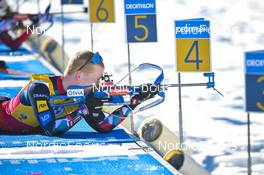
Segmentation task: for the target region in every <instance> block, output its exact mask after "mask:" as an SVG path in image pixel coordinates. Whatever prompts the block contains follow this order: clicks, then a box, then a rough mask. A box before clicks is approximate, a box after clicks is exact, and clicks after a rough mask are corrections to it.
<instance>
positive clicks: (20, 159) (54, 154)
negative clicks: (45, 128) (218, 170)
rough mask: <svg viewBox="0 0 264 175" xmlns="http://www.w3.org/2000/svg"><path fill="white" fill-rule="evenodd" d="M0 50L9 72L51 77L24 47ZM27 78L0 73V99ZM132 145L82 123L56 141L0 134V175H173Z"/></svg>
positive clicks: (121, 135) (119, 132) (120, 135)
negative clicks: (43, 74) (39, 74)
mask: <svg viewBox="0 0 264 175" xmlns="http://www.w3.org/2000/svg"><path fill="white" fill-rule="evenodd" d="M0 48H3V50H4V51H5V52H2V51H1V50H0V53H2V55H1V58H4V59H5V60H6V61H7V65H8V66H9V68H10V69H14V70H17V71H24V72H31V73H32V72H33V73H45V74H54V73H55V72H54V71H52V69H50V65H49V66H46V65H48V64H47V62H45V61H44V62H43V59H42V58H39V59H37V57H36V54H33V53H32V52H30V51H29V50H27V49H25V48H22V49H19V50H18V51H16V55H15V56H13V55H12V54H11V53H13V51H11V50H8V49H7V48H6V47H4V46H3V45H1V44H0ZM3 53H4V54H3ZM29 53H31V54H29ZM12 57H13V58H14V59H15V60H11V59H12ZM41 59H42V60H41ZM28 78H29V77H25V76H23V75H13V76H10V77H8V75H6V76H4V74H3V75H0V82H1V87H0V95H5V96H8V97H10V98H12V97H14V96H15V95H16V94H17V93H18V92H19V91H20V89H21V87H22V86H23V84H25V83H26V81H25V80H27V79H28ZM18 80H19V81H18ZM137 142H138V140H135V138H134V137H132V136H130V135H129V134H127V133H126V131H125V130H124V129H122V128H117V129H115V130H113V131H112V132H108V133H96V132H95V131H94V130H92V129H91V128H90V127H89V126H88V125H87V124H86V123H85V121H83V120H82V121H80V123H78V124H77V126H75V127H73V128H72V129H71V130H70V131H69V132H68V133H67V134H65V135H64V136H62V137H47V136H42V135H7V134H4V133H1V134H0V174H5V175H11V174H12V175H21V174H32V173H33V174H35V173H38V174H45V175H49V174H52V175H53V174H65V175H67V174H84V173H87V172H89V174H106V173H107V174H117V173H122V174H135V173H136V174H154V175H155V174H179V173H178V172H177V171H176V170H174V169H173V168H172V167H171V166H170V165H169V164H168V163H166V162H165V161H164V160H163V159H162V158H161V157H159V156H158V155H157V154H156V153H155V152H154V151H153V150H152V149H150V148H149V147H148V146H147V145H145V146H142V145H143V144H141V146H139V144H138V143H137ZM143 148H145V149H143Z"/></svg>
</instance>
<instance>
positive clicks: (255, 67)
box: [245, 50, 264, 74]
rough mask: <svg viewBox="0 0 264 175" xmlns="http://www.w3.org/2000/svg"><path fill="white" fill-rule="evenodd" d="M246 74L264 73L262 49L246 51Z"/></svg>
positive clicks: (263, 51) (263, 52)
mask: <svg viewBox="0 0 264 175" xmlns="http://www.w3.org/2000/svg"><path fill="white" fill-rule="evenodd" d="M245 58H246V59H245V65H246V74H264V50H260V51H252V52H246V54H245Z"/></svg>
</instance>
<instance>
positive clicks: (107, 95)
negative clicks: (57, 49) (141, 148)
mask: <svg viewBox="0 0 264 175" xmlns="http://www.w3.org/2000/svg"><path fill="white" fill-rule="evenodd" d="M149 68H153V69H156V70H158V71H160V74H159V76H158V77H157V78H156V80H155V81H154V83H152V84H151V85H149V84H145V85H139V86H131V85H118V84H119V83H120V82H121V81H123V80H124V79H125V78H126V77H127V76H128V75H129V74H132V73H133V72H134V71H136V70H144V69H149ZM214 75H215V74H214V73H213V72H210V73H204V76H205V77H207V79H208V81H207V82H206V83H192V84H181V87H190V86H205V87H207V88H212V89H214V90H215V91H217V92H218V93H219V94H220V95H222V94H221V93H220V92H219V91H218V90H216V89H215V82H214ZM111 76H112V75H110V74H107V73H105V74H104V76H103V77H102V79H101V80H102V81H101V83H100V84H99V85H95V84H94V85H90V86H71V87H69V88H68V90H67V94H66V95H60V96H52V97H51V98H50V104H51V106H61V105H62V104H56V103H55V101H56V100H57V99H60V100H63V101H69V99H72V100H71V101H69V102H67V103H63V105H64V106H67V105H75V104H83V103H85V101H86V98H87V97H88V96H89V93H87V89H91V91H92V92H93V93H92V94H93V95H94V98H101V99H102V101H103V102H104V106H116V105H129V104H130V102H131V97H133V96H134V95H136V94H139V93H141V92H142V91H144V90H150V91H151V90H155V91H158V93H157V96H158V97H159V98H154V99H155V100H154V101H153V100H151V102H150V103H148V104H146V105H144V106H143V107H141V108H139V109H138V111H144V110H146V109H149V108H152V107H154V106H157V105H159V104H161V103H162V102H163V101H164V100H165V91H166V90H168V89H169V88H171V87H179V84H162V82H163V80H164V73H163V69H162V68H161V67H159V66H157V65H154V64H150V63H143V64H140V65H139V66H138V67H136V68H135V69H133V70H132V71H131V72H129V73H128V74H127V75H125V76H124V77H123V78H122V79H121V80H120V81H118V82H117V83H115V84H114V83H113V80H111ZM146 88H149V89H146ZM222 96H223V95H222ZM138 111H137V112H138Z"/></svg>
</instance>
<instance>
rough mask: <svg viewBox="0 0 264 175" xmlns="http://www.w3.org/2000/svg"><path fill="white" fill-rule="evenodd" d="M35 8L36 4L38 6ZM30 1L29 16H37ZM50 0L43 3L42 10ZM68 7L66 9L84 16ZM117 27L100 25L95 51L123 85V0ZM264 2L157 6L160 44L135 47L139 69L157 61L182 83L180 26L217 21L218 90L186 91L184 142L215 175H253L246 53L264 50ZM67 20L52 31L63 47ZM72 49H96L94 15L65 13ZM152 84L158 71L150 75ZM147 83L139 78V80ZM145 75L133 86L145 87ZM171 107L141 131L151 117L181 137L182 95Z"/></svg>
mask: <svg viewBox="0 0 264 175" xmlns="http://www.w3.org/2000/svg"><path fill="white" fill-rule="evenodd" d="M32 3H33V1H32ZM32 3H26V4H24V5H23V6H22V7H21V9H20V10H21V11H24V12H28V8H31V9H32V11H36V10H37V6H36V5H34V6H33V5H32ZM47 3H48V1H44V0H41V9H44V8H45V6H46V4H47ZM52 3H53V4H52V5H53V6H52V11H60V6H59V0H53V1H52ZM78 9H80V7H78V6H68V7H66V6H65V8H64V10H65V11H71V10H72V11H74V10H78ZM115 9H116V13H115V14H116V23H114V24H94V29H93V30H94V51H99V52H100V53H101V55H102V56H103V57H104V62H105V64H106V69H107V71H108V72H111V73H113V74H114V80H119V79H120V78H121V77H122V76H123V75H125V74H126V73H127V45H126V43H125V23H124V12H123V11H124V9H123V1H122V0H116V2H115ZM263 11H264V1H262V0H218V1H212V0H157V25H158V43H146V44H131V46H130V51H131V61H132V65H133V66H136V65H138V64H140V63H143V62H150V63H153V64H157V65H160V66H161V67H163V68H164V71H165V78H166V82H168V83H177V73H176V71H175V69H176V66H175V48H174V46H175V44H174V43H175V38H174V27H173V25H174V22H173V21H174V20H175V19H189V18H198V17H204V18H206V19H209V20H210V21H211V30H212V32H211V37H212V39H211V52H212V57H211V60H212V70H213V71H214V72H215V73H216V88H217V89H218V90H220V91H221V92H222V93H223V94H224V96H225V97H224V98H222V97H221V96H219V95H218V94H217V93H216V92H215V91H213V90H211V89H209V90H208V89H206V88H203V87H198V88H184V89H183V92H182V93H183V129H184V140H185V143H187V144H188V145H189V146H191V147H192V148H193V150H194V151H193V155H192V156H193V158H194V159H195V160H196V161H198V162H199V163H200V164H202V165H203V166H204V167H206V168H207V169H208V170H209V171H210V172H212V174H214V175H242V174H243V175H244V174H247V115H246V113H245V112H244V98H245V97H244V70H243V66H244V65H243V60H244V52H245V51H248V50H257V49H263V45H264V22H263V19H264V13H263ZM60 27H61V26H60V16H56V17H55V26H54V27H53V28H52V29H50V30H49V31H48V32H47V35H50V36H53V37H54V38H56V40H57V41H59V42H60V41H61V28H60ZM65 37H66V39H65V41H66V46H65V47H66V51H67V53H68V54H69V55H70V56H73V55H74V54H75V53H76V52H77V51H80V50H87V49H88V50H90V49H91V44H90V24H89V21H88V15H84V14H75V15H65ZM140 76H141V77H144V78H145V80H146V81H148V82H149V81H150V79H151V78H154V77H152V76H153V75H152V73H148V72H146V73H145V74H144V75H142V74H141V75H140ZM138 77H139V76H138ZM138 77H136V76H135V77H133V80H132V81H133V83H135V84H139V83H140V81H139V80H138ZM205 81H206V79H205V78H203V77H202V74H200V73H198V74H196V73H184V74H182V82H183V83H189V82H205ZM166 95H167V99H166V101H165V102H164V103H163V104H161V105H159V106H158V107H156V108H153V109H150V110H148V111H145V112H143V113H140V114H138V116H137V117H136V127H138V125H139V124H140V122H141V121H142V120H143V119H145V118H147V117H156V118H159V119H160V120H161V121H162V122H163V123H164V124H165V125H166V126H167V127H169V128H170V129H171V130H172V131H174V132H175V133H178V90H177V89H175V88H174V89H170V90H169V91H168V92H166ZM251 120H252V123H251V132H252V133H251V140H252V162H253V165H252V169H253V174H254V175H263V174H264V137H263V136H264V130H263V127H264V119H263V114H253V113H252V114H251Z"/></svg>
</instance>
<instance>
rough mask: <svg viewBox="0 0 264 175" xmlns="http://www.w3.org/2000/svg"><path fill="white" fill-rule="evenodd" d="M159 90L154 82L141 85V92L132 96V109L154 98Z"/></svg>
mask: <svg viewBox="0 0 264 175" xmlns="http://www.w3.org/2000/svg"><path fill="white" fill-rule="evenodd" d="M158 92H159V88H158V87H157V86H156V85H153V84H144V85H141V92H140V93H139V94H137V95H135V96H134V97H132V98H131V104H130V105H129V106H130V107H131V109H135V108H136V107H137V106H138V105H139V104H141V103H142V102H144V101H146V100H148V99H151V98H154V97H155V95H157V94H158Z"/></svg>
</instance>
